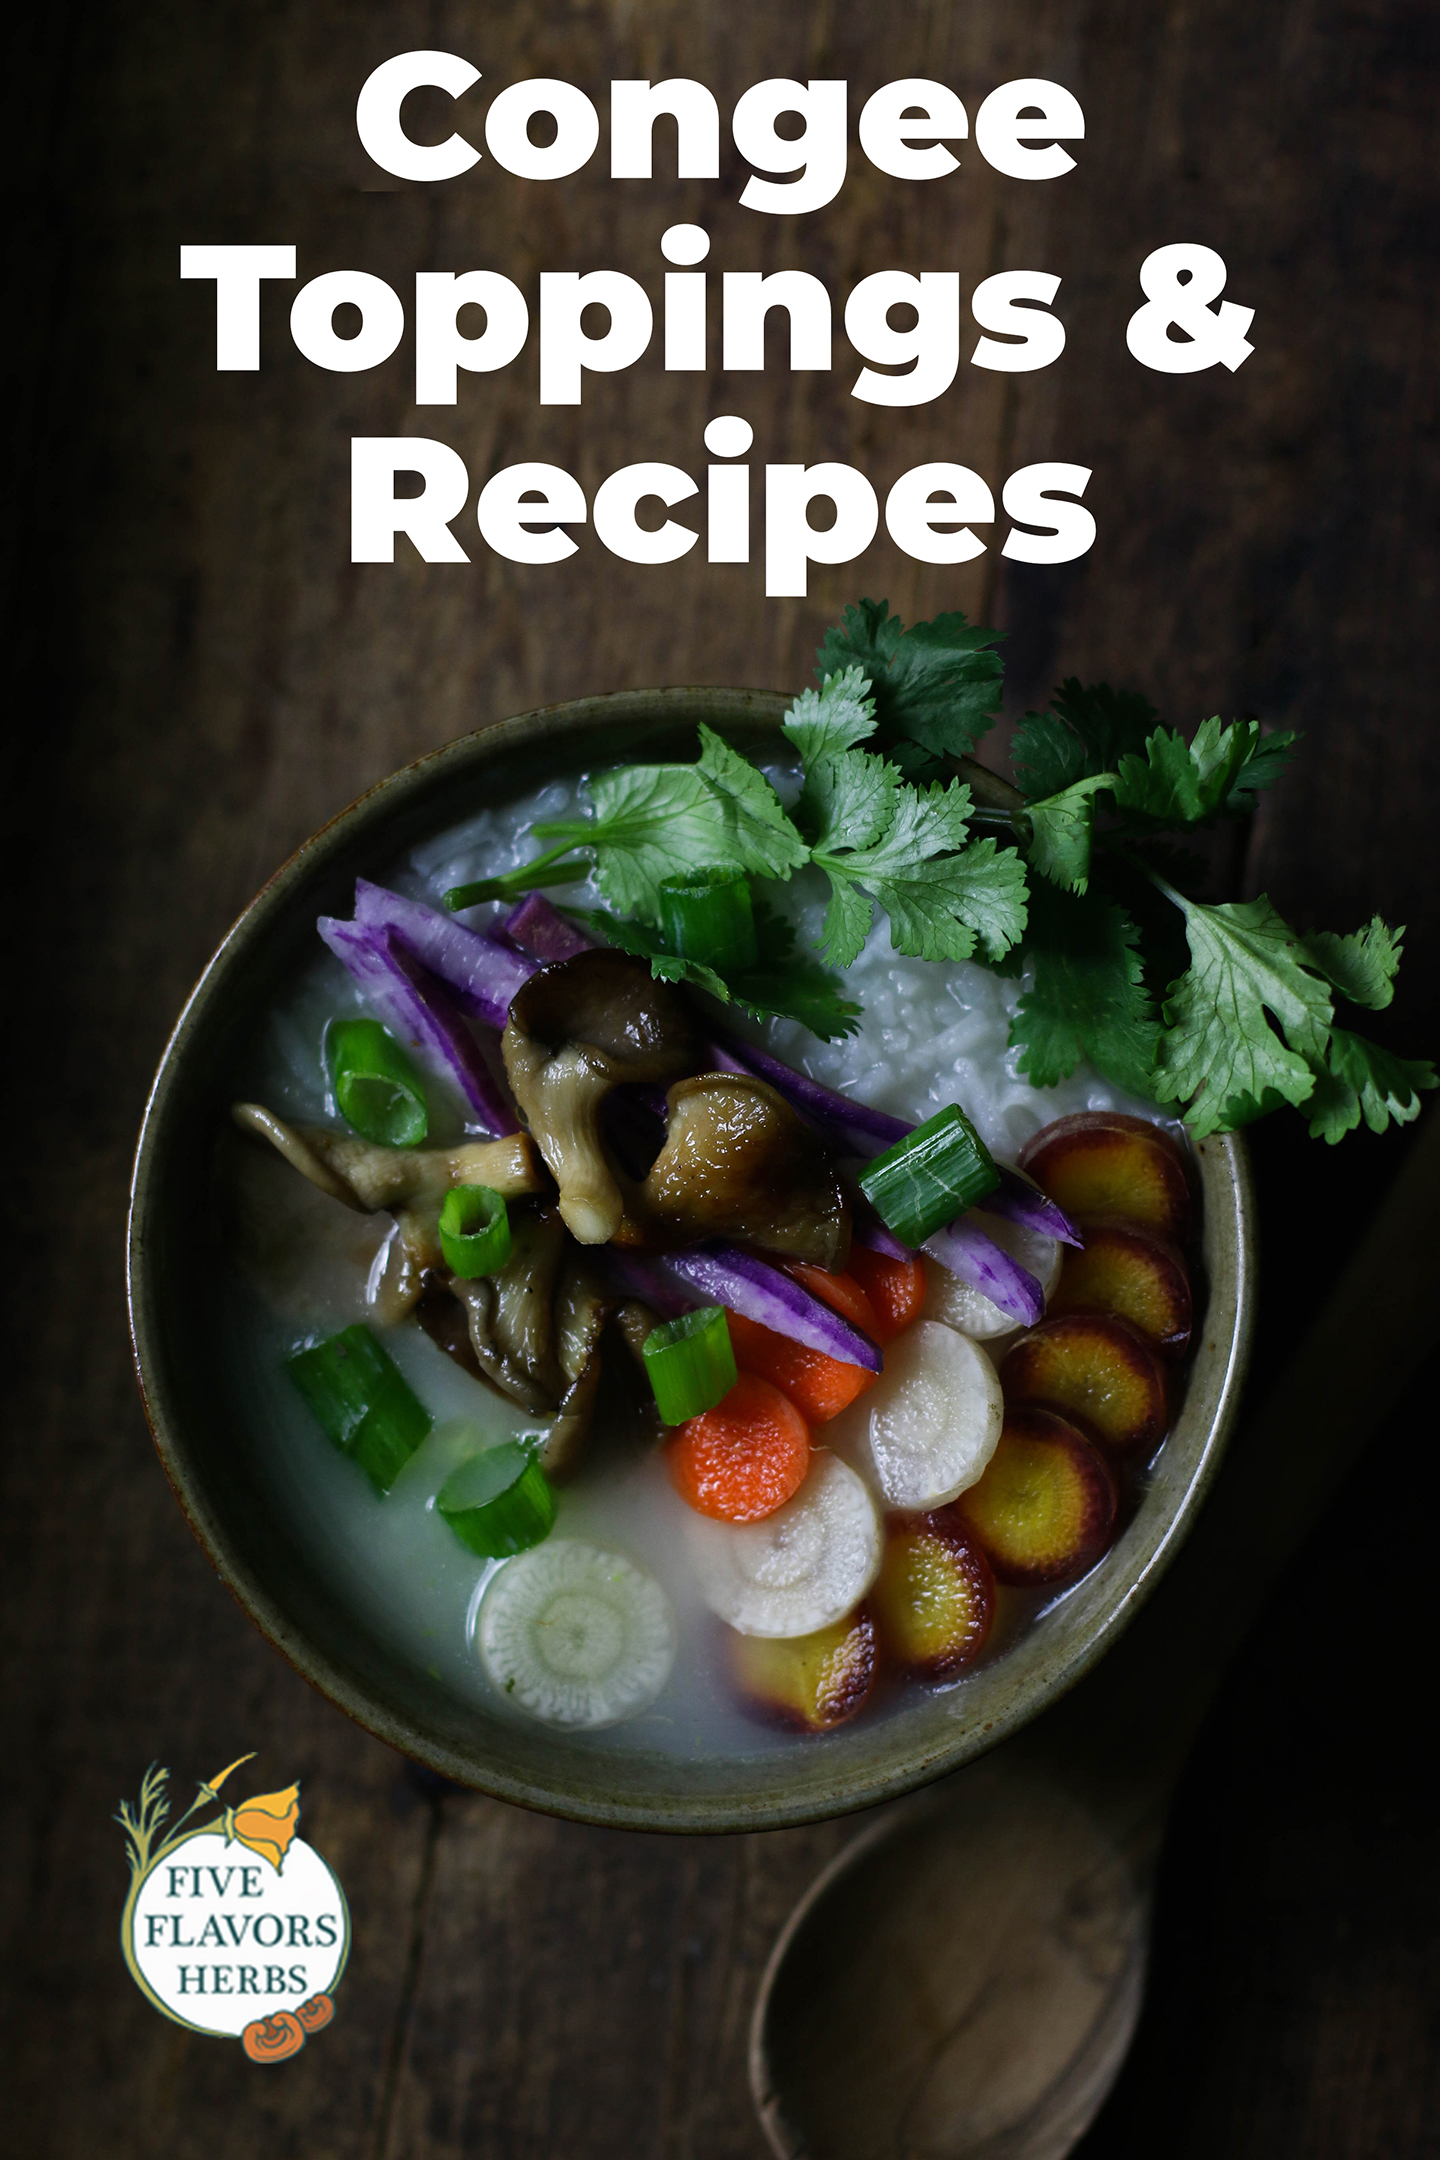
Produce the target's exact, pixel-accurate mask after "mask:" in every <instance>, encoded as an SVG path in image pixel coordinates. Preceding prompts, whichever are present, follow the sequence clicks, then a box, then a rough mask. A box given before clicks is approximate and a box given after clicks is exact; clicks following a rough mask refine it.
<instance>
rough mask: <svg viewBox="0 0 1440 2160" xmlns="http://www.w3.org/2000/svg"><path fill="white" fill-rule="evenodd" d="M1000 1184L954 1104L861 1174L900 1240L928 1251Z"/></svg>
mask: <svg viewBox="0 0 1440 2160" xmlns="http://www.w3.org/2000/svg"><path fill="white" fill-rule="evenodd" d="M999 1183H1000V1173H999V1171H998V1170H997V1169H996V1167H995V1165H994V1163H993V1162H992V1160H991V1158H990V1151H989V1149H988V1148H987V1147H986V1145H985V1143H984V1141H983V1140H982V1139H981V1138H980V1135H979V1134H978V1133H977V1132H976V1130H975V1128H974V1126H973V1125H972V1124H971V1123H970V1120H969V1118H967V1117H966V1115H965V1113H964V1111H963V1110H961V1109H958V1108H957V1107H956V1105H955V1104H954V1103H951V1105H950V1107H949V1108H948V1109H946V1110H942V1111H941V1112H940V1114H939V1116H938V1117H933V1118H927V1120H926V1122H925V1123H924V1124H923V1125H917V1126H916V1127H915V1130H914V1131H913V1132H910V1133H907V1134H906V1135H905V1138H904V1139H903V1140H897V1141H896V1142H895V1145H894V1146H893V1147H888V1148H886V1150H885V1152H884V1154H883V1155H876V1156H875V1157H873V1159H872V1160H871V1161H870V1162H868V1163H867V1164H866V1165H865V1167H864V1169H863V1170H862V1171H861V1172H860V1190H861V1191H862V1192H863V1193H864V1195H865V1197H866V1199H867V1200H868V1201H869V1202H870V1205H871V1206H872V1207H873V1208H874V1209H875V1211H876V1213H877V1214H878V1215H879V1216H880V1217H881V1218H882V1220H883V1221H884V1222H885V1223H886V1225H887V1226H888V1227H889V1228H890V1229H891V1230H893V1231H894V1233H895V1235H896V1237H898V1238H899V1239H901V1241H902V1242H903V1243H904V1244H906V1245H913V1246H918V1245H923V1244H924V1242H925V1240H926V1238H928V1237H933V1236H934V1235H935V1232H936V1231H937V1230H940V1229H943V1228H944V1226H945V1224H946V1223H948V1222H953V1221H954V1220H955V1217H956V1216H957V1215H962V1214H963V1213H964V1212H965V1210H966V1208H970V1207H974V1206H975V1204H976V1203H977V1201H980V1200H983V1199H984V1198H985V1196H986V1194H987V1193H992V1192H994V1190H995V1188H996V1186H997V1185H998V1184H999Z"/></svg>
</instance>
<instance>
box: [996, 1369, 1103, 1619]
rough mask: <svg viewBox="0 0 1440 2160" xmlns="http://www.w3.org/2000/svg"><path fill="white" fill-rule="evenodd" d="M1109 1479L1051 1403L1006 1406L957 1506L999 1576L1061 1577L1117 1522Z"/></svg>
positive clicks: (1093, 1555) (1088, 1558)
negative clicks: (994, 1439) (986, 1456)
mask: <svg viewBox="0 0 1440 2160" xmlns="http://www.w3.org/2000/svg"><path fill="white" fill-rule="evenodd" d="M1115 1507H1116V1495H1115V1480H1114V1478H1113V1477H1112V1476H1111V1474H1110V1471H1109V1468H1108V1466H1107V1465H1106V1462H1105V1459H1104V1457H1103V1456H1102V1455H1101V1453H1100V1451H1099V1449H1098V1448H1096V1447H1093V1446H1092V1445H1091V1443H1090V1441H1089V1440H1087V1439H1086V1437H1085V1435H1084V1434H1083V1433H1082V1432H1080V1431H1079V1430H1078V1428H1077V1427H1076V1426H1074V1425H1072V1424H1071V1423H1070V1422H1069V1421H1068V1420H1067V1419H1065V1418H1063V1417H1059V1416H1057V1415H1056V1414H1055V1413H1054V1412H1053V1411H1050V1410H1042V1409H1039V1408H1036V1407H1034V1406H1029V1407H1022V1408H1014V1409H1011V1410H1010V1411H1008V1412H1007V1414H1006V1418H1005V1430H1004V1431H1003V1432H1002V1433H1001V1435H1000V1445H999V1446H998V1447H997V1448H996V1450H995V1453H994V1455H993V1456H992V1458H991V1460H990V1464H989V1467H988V1468H987V1470H986V1472H985V1475H984V1476H983V1477H982V1478H981V1479H980V1481H979V1483H978V1484H976V1485H972V1486H971V1487H970V1489H969V1491H968V1492H965V1493H962V1494H961V1496H960V1498H959V1500H958V1501H957V1502H956V1512H957V1514H958V1515H959V1516H960V1518H961V1520H962V1521H963V1522H964V1523H965V1524H966V1525H967V1526H968V1528H969V1529H970V1531H971V1532H972V1533H973V1535H974V1536H975V1538H976V1539H977V1540H978V1542H979V1544H980V1545H981V1546H982V1547H983V1549H984V1551H985V1552H986V1554H987V1555H988V1557H989V1560H990V1565H991V1566H992V1567H993V1568H994V1570H995V1573H996V1574H997V1575H998V1577H999V1578H1000V1580H1001V1582H1005V1583H1052V1582H1063V1581H1065V1580H1066V1579H1067V1578H1068V1577H1070V1576H1073V1575H1078V1574H1079V1573H1080V1572H1081V1571H1082V1569H1084V1568H1087V1567H1089V1566H1090V1565H1091V1563H1092V1562H1093V1561H1095V1560H1098V1558H1099V1557H1100V1555H1101V1553H1102V1552H1104V1550H1105V1548H1106V1546H1107V1545H1108V1544H1109V1543H1110V1540H1111V1538H1112V1536H1113V1535H1114V1530H1115Z"/></svg>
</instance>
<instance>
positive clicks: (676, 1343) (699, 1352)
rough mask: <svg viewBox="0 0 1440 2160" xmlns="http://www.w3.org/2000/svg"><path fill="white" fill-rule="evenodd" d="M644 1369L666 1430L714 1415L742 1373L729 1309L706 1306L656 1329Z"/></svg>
mask: <svg viewBox="0 0 1440 2160" xmlns="http://www.w3.org/2000/svg"><path fill="white" fill-rule="evenodd" d="M645 1370H646V1372H647V1373H648V1374H649V1375H650V1385H651V1387H652V1388H653V1389H654V1390H655V1400H656V1403H657V1404H658V1405H659V1409H660V1415H661V1417H662V1418H663V1419H664V1420H665V1423H666V1424H667V1425H683V1424H684V1423H685V1420H686V1419H687V1418H692V1417H699V1415H700V1413H701V1411H702V1410H713V1409H714V1407H715V1405H716V1403H718V1402H720V1401H721V1400H722V1399H723V1397H725V1396H726V1395H728V1394H729V1392H730V1390H731V1388H732V1387H734V1385H735V1382H736V1381H737V1380H738V1379H739V1377H740V1376H739V1374H738V1372H737V1371H736V1369H735V1351H734V1348H733V1346H732V1344H731V1341H730V1328H729V1325H728V1323H727V1321H726V1318H725V1311H724V1307H723V1306H720V1305H701V1306H700V1307H699V1308H698V1309H697V1310H696V1311H695V1312H688V1313H682V1314H681V1316H680V1318H679V1319H678V1320H666V1321H663V1322H662V1323H661V1325H660V1326H659V1327H657V1328H652V1329H651V1331H650V1333H649V1334H648V1335H647V1336H646V1338H645Z"/></svg>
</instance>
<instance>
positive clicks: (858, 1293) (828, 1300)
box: [785, 1260, 880, 1342]
mask: <svg viewBox="0 0 1440 2160" xmlns="http://www.w3.org/2000/svg"><path fill="white" fill-rule="evenodd" d="M785 1272H786V1274H787V1275H789V1276H791V1277H792V1278H793V1280H794V1281H796V1282H798V1283H799V1285H800V1287H801V1289H802V1290H808V1291H809V1292H810V1295H811V1296H812V1297H817V1298H819V1300H820V1302H821V1303H822V1304H823V1305H828V1306H829V1307H830V1310H831V1312H837V1313H839V1315H840V1317H841V1319H842V1320H848V1321H849V1322H850V1325H851V1327H854V1328H858V1329H859V1330H860V1332H861V1334H862V1335H868V1336H869V1337H870V1340H871V1341H872V1342H878V1341H879V1340H880V1321H879V1318H878V1316H877V1314H876V1311H875V1308H874V1306H873V1305H872V1304H871V1303H870V1300H869V1298H868V1297H866V1295H865V1292H864V1291H863V1290H862V1289H861V1287H860V1285H859V1283H858V1282H857V1281H856V1279H855V1277H854V1276H853V1275H852V1274H850V1273H848V1271H846V1270H844V1269H837V1268H824V1267H812V1266H811V1265H810V1264H809V1263H808V1262H806V1261H801V1260H787V1261H786V1263H785Z"/></svg>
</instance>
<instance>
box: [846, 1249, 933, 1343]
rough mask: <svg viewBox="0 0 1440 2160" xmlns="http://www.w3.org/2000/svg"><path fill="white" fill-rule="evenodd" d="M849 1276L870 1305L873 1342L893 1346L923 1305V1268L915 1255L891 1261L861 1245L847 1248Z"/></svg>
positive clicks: (924, 1281) (924, 1277) (924, 1279)
mask: <svg viewBox="0 0 1440 2160" xmlns="http://www.w3.org/2000/svg"><path fill="white" fill-rule="evenodd" d="M849 1273H850V1274H851V1275H852V1276H853V1277H854V1279H855V1281H856V1282H857V1283H858V1284H859V1285H860V1288H861V1289H862V1290H863V1291H864V1293H865V1295H866V1297H867V1298H868V1299H869V1301H870V1310H871V1311H872V1312H873V1313H874V1315H875V1330H876V1333H875V1340H876V1341H877V1342H879V1343H882V1344H883V1343H888V1342H893V1341H894V1340H895V1337H896V1336H897V1335H902V1334H903V1333H904V1332H905V1330H906V1328H907V1327H909V1325H910V1323H911V1321H912V1320H918V1319H919V1317H920V1314H921V1312H922V1310H923V1309H924V1305H925V1286H926V1267H925V1262H924V1261H923V1260H922V1259H921V1257H920V1255H919V1254H918V1253H907V1254H906V1256H905V1258H904V1259H903V1260H892V1259H890V1258H888V1257H887V1256H886V1255H885V1254H884V1253H877V1252H868V1251H867V1250H866V1249H865V1247H864V1246H863V1245H852V1246H851V1248H850V1263H849Z"/></svg>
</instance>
